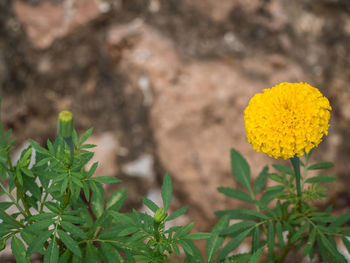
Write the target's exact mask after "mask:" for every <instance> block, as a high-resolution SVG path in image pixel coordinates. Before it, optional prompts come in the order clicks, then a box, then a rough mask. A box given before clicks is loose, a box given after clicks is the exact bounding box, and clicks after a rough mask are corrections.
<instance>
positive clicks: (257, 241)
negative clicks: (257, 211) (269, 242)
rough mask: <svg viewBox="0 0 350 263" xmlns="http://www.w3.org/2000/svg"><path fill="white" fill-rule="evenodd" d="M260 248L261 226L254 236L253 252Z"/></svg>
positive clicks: (257, 228) (255, 230) (256, 229)
mask: <svg viewBox="0 0 350 263" xmlns="http://www.w3.org/2000/svg"><path fill="white" fill-rule="evenodd" d="M259 247H260V228H259V226H258V227H256V228H255V229H254V232H253V236H252V251H257V250H258V248H259Z"/></svg>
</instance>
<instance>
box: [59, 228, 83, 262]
mask: <svg viewBox="0 0 350 263" xmlns="http://www.w3.org/2000/svg"><path fill="white" fill-rule="evenodd" d="M57 233H58V235H59V237H60V238H61V240H62V242H63V243H64V244H65V246H66V247H67V248H68V249H69V250H70V251H72V252H73V254H75V255H76V256H78V257H81V251H80V248H79V245H78V243H77V242H75V241H74V239H73V238H71V237H70V236H69V235H68V234H67V233H66V232H64V231H62V230H57Z"/></svg>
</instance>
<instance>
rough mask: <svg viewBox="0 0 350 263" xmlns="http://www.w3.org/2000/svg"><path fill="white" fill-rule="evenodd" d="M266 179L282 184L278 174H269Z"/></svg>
mask: <svg viewBox="0 0 350 263" xmlns="http://www.w3.org/2000/svg"><path fill="white" fill-rule="evenodd" d="M268 177H269V178H270V179H271V180H272V181H275V182H277V183H280V184H282V183H283V178H282V176H280V175H278V174H275V173H271V174H269V175H268Z"/></svg>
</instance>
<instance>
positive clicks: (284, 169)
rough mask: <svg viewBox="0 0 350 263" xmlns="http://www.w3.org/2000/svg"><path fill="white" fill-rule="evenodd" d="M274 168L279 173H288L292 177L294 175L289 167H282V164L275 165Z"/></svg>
mask: <svg viewBox="0 0 350 263" xmlns="http://www.w3.org/2000/svg"><path fill="white" fill-rule="evenodd" d="M272 166H273V168H275V169H276V170H277V171H280V172H281V173H286V174H290V175H293V174H294V171H293V170H292V169H290V168H289V167H287V166H284V165H280V164H273V165H272Z"/></svg>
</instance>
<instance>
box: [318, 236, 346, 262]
mask: <svg viewBox="0 0 350 263" xmlns="http://www.w3.org/2000/svg"><path fill="white" fill-rule="evenodd" d="M319 237H320V241H321V243H322V244H323V246H324V247H325V249H326V250H327V251H328V252H329V253H330V254H331V255H332V256H333V257H334V259H336V260H337V261H336V262H344V263H346V262H347V260H346V259H345V258H344V256H343V255H342V254H340V253H339V252H338V250H337V248H336V247H334V246H333V245H332V243H331V242H330V241H329V240H328V239H327V238H326V237H325V236H324V235H323V234H320V235H319Z"/></svg>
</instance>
